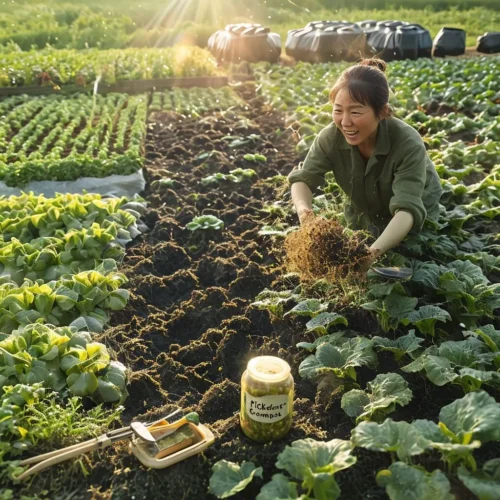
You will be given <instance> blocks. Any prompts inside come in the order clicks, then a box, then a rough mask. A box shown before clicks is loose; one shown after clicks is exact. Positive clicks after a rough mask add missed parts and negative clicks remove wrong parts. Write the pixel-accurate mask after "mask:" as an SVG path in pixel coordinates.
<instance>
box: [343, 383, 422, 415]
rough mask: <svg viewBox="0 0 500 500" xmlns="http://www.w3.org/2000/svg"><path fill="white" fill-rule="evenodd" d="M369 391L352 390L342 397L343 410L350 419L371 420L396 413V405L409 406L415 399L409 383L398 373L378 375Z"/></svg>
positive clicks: (369, 384)
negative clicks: (377, 415)
mask: <svg viewBox="0 0 500 500" xmlns="http://www.w3.org/2000/svg"><path fill="white" fill-rule="evenodd" d="M368 391H369V392H368ZM368 391H367V392H368V393H365V392H363V391H359V390H352V391H349V392H347V393H345V394H344V395H343V396H342V404H341V406H342V409H343V410H344V411H345V412H346V413H347V414H348V415H349V416H350V417H359V419H363V418H365V419H371V418H373V417H374V416H375V415H376V414H377V413H379V414H381V415H382V416H385V415H386V414H388V413H390V412H392V411H394V410H395V406H396V404H398V405H400V406H405V405H407V404H408V403H409V402H410V401H411V399H412V397H413V394H412V392H411V390H410V389H408V382H406V380H405V379H404V378H403V377H402V376H401V375H398V374H397V373H386V374H379V375H377V376H376V377H375V378H374V379H373V380H372V381H371V382H368ZM361 394H363V395H365V398H363V396H362V395H361ZM361 405H362V406H361Z"/></svg>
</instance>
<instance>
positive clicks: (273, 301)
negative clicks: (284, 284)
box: [250, 288, 300, 319]
mask: <svg viewBox="0 0 500 500" xmlns="http://www.w3.org/2000/svg"><path fill="white" fill-rule="evenodd" d="M299 299H300V294H297V293H295V291H294V290H281V291H274V290H268V289H267V288H266V289H265V290H263V291H262V292H260V293H259V294H258V295H257V297H256V300H255V302H252V304H250V305H251V306H252V307H256V308H257V309H265V310H268V311H269V312H270V313H271V314H272V315H273V316H275V317H276V318H278V319H282V318H283V308H284V306H285V305H286V304H288V302H291V301H297V300H299Z"/></svg>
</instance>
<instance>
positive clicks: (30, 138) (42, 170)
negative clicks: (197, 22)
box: [0, 94, 147, 186]
mask: <svg viewBox="0 0 500 500" xmlns="http://www.w3.org/2000/svg"><path fill="white" fill-rule="evenodd" d="M1 112H2V113H3V120H2V125H1V126H0V179H1V180H3V181H4V182H6V184H7V185H10V186H22V185H24V184H26V183H27V182H29V181H36V180H59V181H60V180H74V179H78V178H79V177H85V176H88V177H105V176H107V175H111V174H130V173H133V172H135V171H136V170H137V169H139V168H141V166H142V161H143V159H142V148H143V141H144V137H145V131H146V115H147V99H146V96H127V95H125V94H109V95H107V96H100V95H98V96H95V97H90V96H87V95H84V94H79V95H76V96H74V97H71V98H65V97H62V96H47V97H36V98H30V97H26V96H25V97H22V98H19V97H12V98H10V99H7V100H5V101H3V102H2V103H1Z"/></svg>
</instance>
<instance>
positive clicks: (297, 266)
mask: <svg viewBox="0 0 500 500" xmlns="http://www.w3.org/2000/svg"><path fill="white" fill-rule="evenodd" d="M366 240H367V238H366V237H364V236H363V235H362V233H357V232H355V233H352V234H346V232H345V231H344V228H343V227H342V226H341V225H340V224H339V223H338V222H337V221H336V220H331V219H324V218H322V217H312V218H310V219H306V220H305V221H304V222H303V223H302V225H301V227H300V229H299V230H298V231H295V232H293V233H290V234H289V235H288V236H287V238H286V240H285V251H286V261H285V263H286V266H287V268H288V270H289V271H292V272H297V273H299V275H300V277H301V279H302V280H303V281H311V280H317V279H320V278H325V279H328V280H331V281H335V280H338V279H344V278H346V277H347V276H349V275H352V276H359V275H360V274H362V273H363V271H366V269H365V267H366V261H367V257H368V256H369V255H370V250H369V249H368V246H367V245H366Z"/></svg>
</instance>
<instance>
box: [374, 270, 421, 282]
mask: <svg viewBox="0 0 500 500" xmlns="http://www.w3.org/2000/svg"><path fill="white" fill-rule="evenodd" d="M372 271H373V272H374V273H375V274H378V275H379V276H383V277H384V278H389V279H399V280H409V279H410V278H411V277H412V276H413V270H412V269H411V268H409V267H372Z"/></svg>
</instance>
